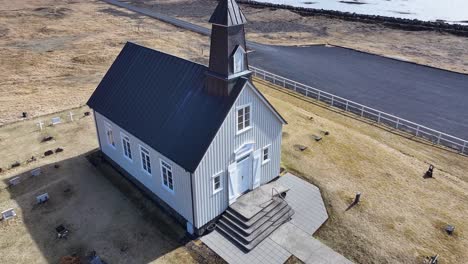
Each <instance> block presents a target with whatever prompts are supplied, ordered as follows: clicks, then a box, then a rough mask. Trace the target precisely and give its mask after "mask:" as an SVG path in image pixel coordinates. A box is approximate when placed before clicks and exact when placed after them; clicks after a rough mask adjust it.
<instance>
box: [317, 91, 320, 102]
mask: <svg viewBox="0 0 468 264" xmlns="http://www.w3.org/2000/svg"><path fill="white" fill-rule="evenodd" d="M317 100H319V101H320V91H318V94H317Z"/></svg>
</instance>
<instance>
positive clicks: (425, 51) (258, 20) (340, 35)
mask: <svg viewBox="0 0 468 264" xmlns="http://www.w3.org/2000/svg"><path fill="white" fill-rule="evenodd" d="M127 2H132V3H134V4H137V5H140V6H145V7H150V8H154V9H155V10H157V11H158V12H160V13H163V14H168V15H171V16H175V17H178V18H180V19H184V20H187V21H191V22H193V23H196V24H199V25H203V26H205V27H209V26H210V25H209V24H208V23H207V21H208V20H209V18H210V15H211V14H212V12H213V10H214V8H215V6H216V1H215V0H127ZM241 8H242V11H243V12H244V14H245V15H246V17H247V20H248V22H249V23H248V24H247V25H246V32H247V38H248V39H249V40H253V41H257V42H261V43H266V44H274V45H310V44H330V45H337V46H343V47H348V48H352V49H356V50H360V51H365V52H370V53H373V54H379V55H383V56H386V57H392V58H397V59H402V60H406V61H412V62H416V63H420V64H425V65H430V66H434V67H437V68H442V69H448V70H451V71H456V72H462V73H468V38H465V37H457V36H454V35H450V34H445V33H438V32H430V31H419V32H415V31H404V30H396V29H390V28H387V27H384V26H381V25H376V24H365V23H360V22H350V21H343V20H341V19H333V18H327V17H324V16H315V17H303V16H301V15H299V14H297V13H294V12H291V11H289V10H281V9H270V8H254V7H250V6H247V5H241Z"/></svg>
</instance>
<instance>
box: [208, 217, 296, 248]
mask: <svg viewBox="0 0 468 264" xmlns="http://www.w3.org/2000/svg"><path fill="white" fill-rule="evenodd" d="M293 214H294V211H293V210H292V209H290V210H288V212H287V213H286V214H284V215H282V216H281V217H280V218H279V219H278V220H276V221H275V222H272V223H271V224H270V225H269V226H268V228H266V229H265V230H264V231H263V232H261V233H260V234H258V235H257V237H255V238H254V239H253V240H252V241H250V242H249V243H246V242H245V241H243V240H241V239H239V238H238V237H236V236H233V235H232V233H231V232H230V231H229V229H226V228H225V227H223V226H222V225H217V226H216V229H217V230H218V231H219V232H220V233H221V234H223V235H224V236H225V237H227V238H228V239H229V240H230V241H232V242H233V243H235V244H236V245H237V246H238V247H239V248H240V249H242V250H243V251H245V252H249V251H250V250H252V249H253V248H255V247H256V246H257V245H258V244H260V242H262V241H263V240H264V239H265V238H267V237H268V236H269V235H270V234H271V233H273V231H275V230H276V229H277V228H278V227H280V226H281V225H282V224H284V223H285V222H287V221H289V220H290V219H291V217H292V215H293Z"/></svg>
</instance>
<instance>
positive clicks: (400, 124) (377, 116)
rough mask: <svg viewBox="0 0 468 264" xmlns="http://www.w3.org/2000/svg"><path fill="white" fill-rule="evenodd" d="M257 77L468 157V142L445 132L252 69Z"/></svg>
mask: <svg viewBox="0 0 468 264" xmlns="http://www.w3.org/2000/svg"><path fill="white" fill-rule="evenodd" d="M250 70H252V72H253V76H255V77H257V78H260V79H263V80H265V81H268V82H271V83H273V84H276V85H279V86H282V87H284V88H287V89H290V90H293V91H295V92H298V93H300V94H303V95H305V96H307V97H311V98H314V99H317V100H319V101H321V102H324V103H327V104H329V105H331V106H334V107H337V108H339V109H342V110H345V111H347V112H351V113H354V114H356V115H359V116H361V117H365V118H367V119H370V120H372V121H374V122H377V123H379V124H384V125H386V126H390V127H392V128H396V129H399V130H402V131H405V132H407V133H410V134H412V135H414V136H417V137H421V138H424V139H426V140H429V141H431V142H432V143H434V144H439V145H442V146H445V147H449V148H451V149H454V150H457V151H458V152H460V153H462V154H468V141H466V140H463V139H461V138H457V137H454V136H451V135H448V134H445V133H443V132H440V131H437V130H434V129H431V128H428V127H425V126H423V125H419V124H417V123H414V122H411V121H408V120H406V119H403V118H399V117H397V116H394V115H391V114H387V113H385V112H382V111H379V110H376V109H373V108H370V107H367V106H365V105H362V104H359V103H356V102H353V101H350V100H348V99H345V98H342V97H339V96H336V95H333V94H330V93H327V92H324V91H321V90H319V89H316V88H313V87H310V86H308V85H305V84H302V83H298V82H296V81H293V80H289V79H287V78H284V77H281V76H279V75H276V74H273V73H270V72H267V71H264V70H262V69H259V68H256V67H252V66H250Z"/></svg>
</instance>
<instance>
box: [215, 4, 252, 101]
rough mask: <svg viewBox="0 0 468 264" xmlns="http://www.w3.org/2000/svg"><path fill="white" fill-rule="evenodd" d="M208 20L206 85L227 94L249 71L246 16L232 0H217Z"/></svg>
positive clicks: (217, 91)
mask: <svg viewBox="0 0 468 264" xmlns="http://www.w3.org/2000/svg"><path fill="white" fill-rule="evenodd" d="M209 22H210V23H211V24H212V29H211V46H210V62H209V70H208V72H207V88H208V90H209V91H210V92H212V93H216V94H220V95H228V94H229V92H230V90H231V89H232V87H233V86H234V85H235V83H236V82H237V80H238V79H239V78H240V77H243V76H246V77H249V76H250V73H251V72H250V71H249V66H248V62H247V53H246V50H247V48H246V43H245V32H244V24H245V23H246V22H247V20H246V18H245V16H244V14H243V13H242V11H241V10H240V8H239V6H238V5H237V3H236V1H235V0H220V1H219V3H218V6H217V7H216V9H215V11H214V13H213V15H212V16H211V18H210V20H209Z"/></svg>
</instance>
